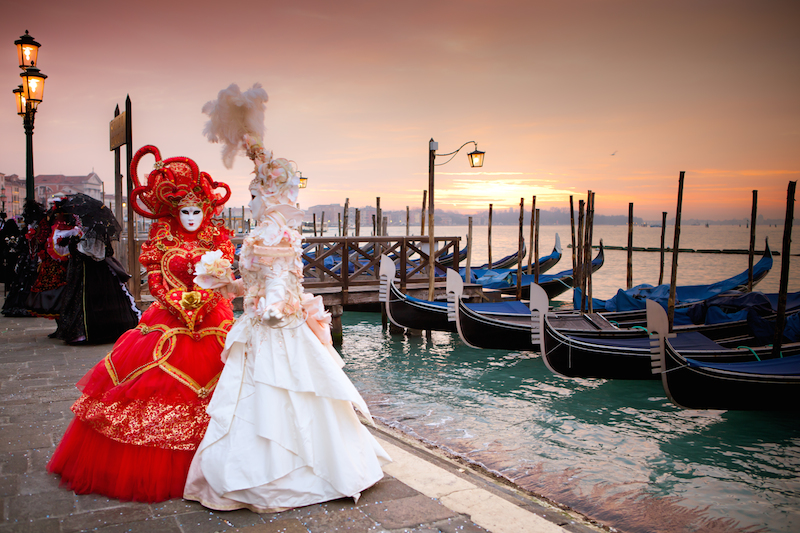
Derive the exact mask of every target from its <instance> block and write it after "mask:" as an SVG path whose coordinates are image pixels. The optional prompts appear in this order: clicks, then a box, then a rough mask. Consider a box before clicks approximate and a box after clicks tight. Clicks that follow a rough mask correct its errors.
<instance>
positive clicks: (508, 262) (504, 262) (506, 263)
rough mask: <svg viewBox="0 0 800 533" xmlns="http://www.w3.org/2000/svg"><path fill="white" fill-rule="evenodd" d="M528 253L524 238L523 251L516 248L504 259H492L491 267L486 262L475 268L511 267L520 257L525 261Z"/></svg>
mask: <svg viewBox="0 0 800 533" xmlns="http://www.w3.org/2000/svg"><path fill="white" fill-rule="evenodd" d="M557 242H558V235H556V243H557ZM526 253H528V248H527V245H526V244H525V241H524V240H523V241H522V253H520V250H516V251H515V252H514V253H512V254H508V255H507V256H505V257H503V258H502V259H498V260H497V261H492V266H491V268H490V267H489V263H485V264H483V265H481V266H479V267H476V268H475V270H478V271H481V270H503V269H506V268H511V267H512V266H514V265H516V264H517V263H519V258H520V257H521V258H522V260H523V261H524V260H525V254H526ZM559 257H561V256H560V255H559ZM539 268H542V267H541V266H540V267H539ZM548 268H549V267H548Z"/></svg>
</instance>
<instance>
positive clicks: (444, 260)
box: [436, 246, 467, 267]
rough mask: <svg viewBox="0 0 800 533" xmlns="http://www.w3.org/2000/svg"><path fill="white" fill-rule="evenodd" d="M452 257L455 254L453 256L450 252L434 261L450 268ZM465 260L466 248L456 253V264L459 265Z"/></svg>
mask: <svg viewBox="0 0 800 533" xmlns="http://www.w3.org/2000/svg"><path fill="white" fill-rule="evenodd" d="M454 255H455V254H453V252H450V253H449V254H445V255H442V256H439V257H438V258H437V259H436V261H438V262H439V264H441V265H444V266H446V267H449V266H451V265H452V264H453V257H454ZM466 258H467V247H466V246H465V247H463V248H462V249H461V250H459V251H458V262H459V263H461V262H462V261H464V260H465V259H466Z"/></svg>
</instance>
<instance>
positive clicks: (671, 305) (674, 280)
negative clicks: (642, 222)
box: [667, 170, 686, 333]
mask: <svg viewBox="0 0 800 533" xmlns="http://www.w3.org/2000/svg"><path fill="white" fill-rule="evenodd" d="M685 174H686V172H685V171H683V170H681V175H680V177H679V178H678V208H677V209H676V210H675V240H674V241H673V244H672V272H671V273H670V286H669V299H668V300H667V317H668V318H669V331H670V333H672V328H673V325H674V324H675V292H676V290H677V287H678V250H679V249H680V244H681V212H682V210H683V177H684V175H685Z"/></svg>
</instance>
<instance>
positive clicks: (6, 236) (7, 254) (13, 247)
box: [0, 218, 23, 292]
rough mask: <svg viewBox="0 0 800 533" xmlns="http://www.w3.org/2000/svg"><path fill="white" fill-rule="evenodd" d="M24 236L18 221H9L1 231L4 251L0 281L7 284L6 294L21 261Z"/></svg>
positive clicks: (0, 235) (1, 248)
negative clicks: (18, 262)
mask: <svg viewBox="0 0 800 533" xmlns="http://www.w3.org/2000/svg"><path fill="white" fill-rule="evenodd" d="M22 238H23V237H22V234H21V232H20V231H19V226H17V222H16V220H14V219H13V218H12V219H9V220H7V221H6V222H5V224H4V225H3V229H2V230H0V250H2V257H0V259H1V260H2V265H0V281H2V282H3V283H4V284H5V287H6V292H7V291H8V285H9V284H11V282H12V281H13V279H14V268H15V267H16V266H17V261H18V260H19V253H20V248H21V246H22V243H21V242H20V240H21V239H22Z"/></svg>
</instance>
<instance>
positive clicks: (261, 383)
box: [184, 88, 391, 512]
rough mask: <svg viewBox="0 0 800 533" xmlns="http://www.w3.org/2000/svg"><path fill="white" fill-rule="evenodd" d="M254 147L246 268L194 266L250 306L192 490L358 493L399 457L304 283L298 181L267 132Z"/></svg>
mask: <svg viewBox="0 0 800 533" xmlns="http://www.w3.org/2000/svg"><path fill="white" fill-rule="evenodd" d="M254 89H256V88H254ZM254 89H251V90H250V91H253V90H254ZM228 90H231V88H229V89H228ZM236 91H238V88H236ZM250 91H248V93H249V92H250ZM262 91H263V89H262ZM220 97H222V94H221V95H220ZM221 99H222V98H221ZM264 100H266V93H264ZM262 105H263V104H262ZM204 110H205V109H204ZM212 119H213V116H212ZM245 145H246V149H247V153H248V155H249V156H250V157H251V159H253V160H254V162H255V163H256V177H255V179H254V180H253V182H252V183H251V185H250V192H251V194H252V197H253V199H252V201H251V202H250V209H251V212H252V214H253V217H254V218H255V219H256V220H257V221H258V226H257V227H256V228H255V229H254V230H252V231H251V233H250V234H249V235H248V237H246V238H245V239H244V243H243V246H242V251H241V255H240V259H239V270H240V272H241V276H242V278H241V280H237V281H236V282H230V270H229V269H227V268H226V267H228V265H229V263H227V261H226V260H224V259H220V258H217V257H216V255H218V254H215V253H213V252H212V253H209V254H207V257H204V259H203V260H202V261H201V263H200V264H199V265H198V268H197V270H196V272H197V273H198V276H197V278H196V280H197V282H198V284H205V285H208V286H217V287H220V286H222V289H221V290H222V291H223V292H226V291H227V292H229V293H233V294H242V295H243V296H244V314H243V315H242V316H241V317H240V318H238V319H237V320H236V322H235V324H234V326H233V327H232V328H231V330H230V332H229V333H228V337H227V340H226V343H225V350H224V352H223V354H222V357H223V360H224V361H225V368H224V370H223V372H222V375H221V377H220V380H219V383H218V384H217V387H216V390H215V392H214V396H213V398H212V400H211V403H210V404H209V406H208V414H209V415H210V417H211V422H210V424H209V426H208V430H207V431H206V434H205V437H204V438H203V441H202V442H201V443H200V446H199V447H198V450H197V453H196V454H195V456H194V459H193V461H192V464H191V467H190V469H189V476H188V479H187V482H186V488H185V492H184V498H186V499H188V500H196V501H199V502H200V503H202V504H203V505H204V506H206V507H209V508H212V509H218V510H231V509H239V508H249V509H251V510H253V511H256V512H276V511H280V510H285V509H289V508H293V507H299V506H304V505H310V504H314V503H319V502H323V501H328V500H332V499H337V498H342V497H354V498H356V499H357V498H358V496H359V494H360V492H361V491H362V490H364V489H366V488H368V487H370V486H372V485H373V484H375V483H376V482H377V481H379V480H380V479H381V478H382V477H383V472H382V470H381V465H382V464H386V463H388V462H390V461H391V459H390V458H389V456H388V455H387V454H386V452H385V451H384V450H383V449H382V448H381V447H380V445H379V444H378V443H377V441H376V440H375V439H374V438H373V437H372V435H371V434H370V433H369V431H367V429H366V428H365V427H364V426H363V425H362V423H361V422H360V420H359V418H358V416H357V415H356V413H355V411H354V409H353V406H355V407H356V408H358V410H359V411H360V412H361V413H362V415H364V416H365V417H366V418H367V419H368V420H369V421H370V422H371V418H370V414H369V410H368V408H367V405H366V403H365V402H364V400H363V398H361V395H360V394H359V393H358V391H357V390H356V388H355V387H354V386H353V384H352V383H351V382H350V380H349V379H348V378H347V376H346V375H345V373H344V372H343V371H342V366H343V365H344V362H343V361H342V359H341V358H340V357H339V355H338V354H337V353H336V350H335V349H334V348H333V347H332V346H331V337H330V315H329V314H328V313H327V312H326V311H325V309H324V307H323V306H322V299H321V298H320V297H312V296H311V295H308V294H304V292H303V286H302V279H303V275H302V272H303V268H302V262H301V261H300V253H301V245H300V243H301V235H300V233H299V232H298V231H297V229H296V228H297V227H298V225H299V224H300V222H301V220H302V212H301V211H299V210H297V209H295V208H294V207H293V205H294V203H295V201H296V199H297V192H298V185H299V180H298V178H297V177H296V176H295V175H294V172H293V171H292V168H291V166H290V163H289V162H288V161H286V160H284V159H272V157H271V154H267V153H266V152H265V151H264V150H263V148H262V147H261V144H260V139H259V138H258V137H257V136H253V135H246V136H245Z"/></svg>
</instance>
